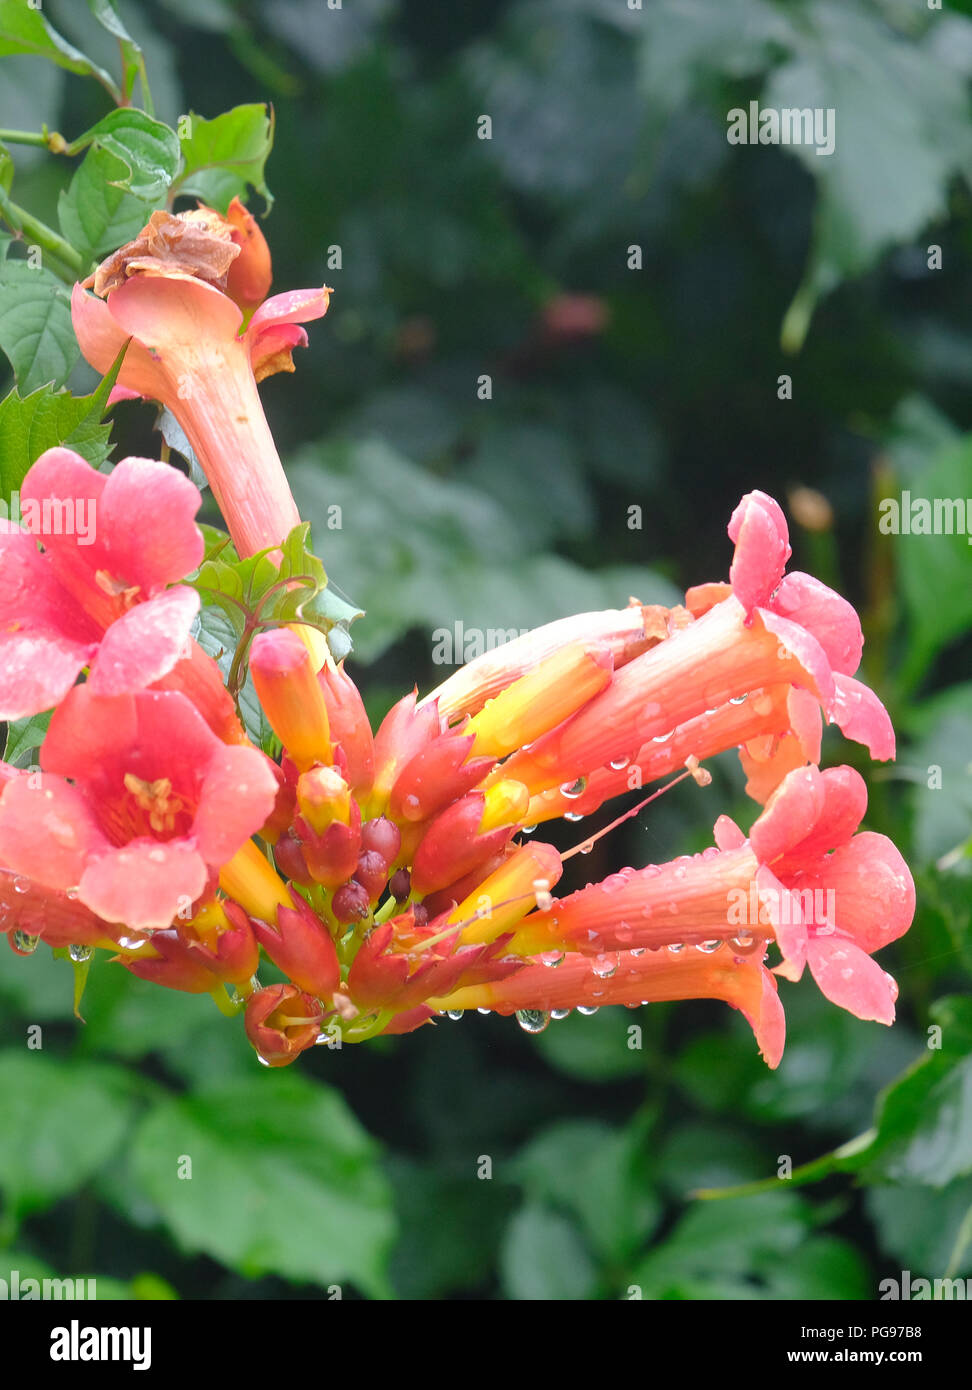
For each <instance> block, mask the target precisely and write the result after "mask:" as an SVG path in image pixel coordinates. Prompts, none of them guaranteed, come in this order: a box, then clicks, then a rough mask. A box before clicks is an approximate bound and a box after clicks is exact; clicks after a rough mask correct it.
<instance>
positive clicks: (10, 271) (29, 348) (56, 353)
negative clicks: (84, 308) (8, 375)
mask: <svg viewBox="0 0 972 1390" xmlns="http://www.w3.org/2000/svg"><path fill="white" fill-rule="evenodd" d="M0 349H2V350H3V352H4V353H5V354H6V356H7V357H8V358H9V360H10V365H11V366H12V367H13V370H14V374H15V375H16V378H17V385H18V386H19V388H20V390H21V391H22V392H26V391H33V390H35V389H36V387H38V386H43V385H44V384H45V382H52V383H53V384H54V385H55V386H61V385H62V384H63V383H64V381H65V380H66V378H67V376H68V374H69V372H70V371H71V368H72V367H73V366H74V364H75V362H77V360H78V358H79V357H80V356H81V352H80V349H79V347H78V341H77V339H76V338H75V336H74V328H73V326H72V324H71V295H70V292H69V290H68V289H67V287H66V286H65V285H64V284H62V282H61V281H60V280H59V279H58V278H57V276H56V275H53V274H52V273H51V271H49V270H46V269H45V268H44V267H43V266H36V267H35V266H31V265H30V264H29V263H28V262H27V261H26V260H11V259H10V258H9V257H8V258H7V259H6V260H5V261H3V263H2V264H0Z"/></svg>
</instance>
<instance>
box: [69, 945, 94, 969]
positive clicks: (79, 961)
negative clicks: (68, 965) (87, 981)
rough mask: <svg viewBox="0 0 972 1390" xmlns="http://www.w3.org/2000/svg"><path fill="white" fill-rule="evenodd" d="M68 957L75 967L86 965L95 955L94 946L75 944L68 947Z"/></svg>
mask: <svg viewBox="0 0 972 1390" xmlns="http://www.w3.org/2000/svg"><path fill="white" fill-rule="evenodd" d="M68 955H69V956H70V957H71V959H72V960H73V961H74V963H75V965H84V964H85V962H86V961H89V960H90V959H91V957H92V956H93V955H94V947H93V946H82V945H81V944H80V943H79V942H77V941H76V942H74V943H73V944H72V945H70V946H69V947H68Z"/></svg>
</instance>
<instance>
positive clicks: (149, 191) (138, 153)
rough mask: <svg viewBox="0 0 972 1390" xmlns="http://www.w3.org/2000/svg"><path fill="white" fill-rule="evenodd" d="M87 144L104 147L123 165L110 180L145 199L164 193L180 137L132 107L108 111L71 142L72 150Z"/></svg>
mask: <svg viewBox="0 0 972 1390" xmlns="http://www.w3.org/2000/svg"><path fill="white" fill-rule="evenodd" d="M89 145H94V146H95V148H96V149H102V150H107V152H108V153H109V154H112V155H114V156H115V158H116V159H117V160H119V162H120V164H121V165H122V166H123V167H122V171H120V177H115V178H114V179H112V180H111V183H112V184H113V186H114V187H116V188H120V189H122V190H123V191H124V192H126V193H133V194H134V195H135V196H136V197H137V198H142V199H144V200H145V201H146V202H152V201H154V200H156V199H159V198H164V197H165V194H166V191H167V190H168V187H169V185H170V184H171V182H172V180H173V179H174V178H175V175H176V171H177V169H178V168H179V137H178V136H177V135H176V133H175V131H174V130H173V129H172V128H171V126H167V125H166V124H165V123H164V121H157V120H155V118H154V117H153V116H147V115H146V114H145V112H144V111H138V110H137V109H135V108H134V107H124V108H121V109H119V110H117V111H109V113H108V115H107V116H105V117H104V118H103V119H102V120H100V121H99V122H98V123H97V125H93V126H92V127H91V129H90V130H86V131H85V133H84V134H83V135H81V136H79V138H78V139H77V140H75V141H73V142H72V144H71V147H70V149H71V153H72V154H75V153H77V152H79V151H80V150H83V149H87V147H88V146H89ZM118 173H119V171H116V174H118Z"/></svg>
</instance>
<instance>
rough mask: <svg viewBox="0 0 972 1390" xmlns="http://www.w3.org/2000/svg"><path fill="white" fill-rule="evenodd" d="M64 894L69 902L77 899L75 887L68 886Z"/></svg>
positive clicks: (74, 901)
mask: <svg viewBox="0 0 972 1390" xmlns="http://www.w3.org/2000/svg"><path fill="white" fill-rule="evenodd" d="M64 896H65V897H66V898H67V899H68V901H69V902H72V903H76V902H77V900H78V890H77V888H69V889H68V890H67V892H66V893H65V895H64Z"/></svg>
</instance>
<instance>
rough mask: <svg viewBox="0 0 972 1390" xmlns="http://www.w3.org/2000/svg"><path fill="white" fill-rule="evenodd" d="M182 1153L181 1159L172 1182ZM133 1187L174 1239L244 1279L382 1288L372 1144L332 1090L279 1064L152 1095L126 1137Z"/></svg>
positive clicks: (385, 1210)
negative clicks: (183, 1177) (254, 1074)
mask: <svg viewBox="0 0 972 1390" xmlns="http://www.w3.org/2000/svg"><path fill="white" fill-rule="evenodd" d="M181 1155H189V1156H190V1157H191V1159H192V1179H191V1181H180V1180H179V1176H178V1163H179V1159H180V1156H181ZM132 1159H133V1171H134V1179H135V1182H136V1184H137V1185H138V1187H139V1188H140V1189H141V1191H142V1192H143V1193H144V1195H145V1196H146V1197H148V1198H149V1199H150V1200H151V1201H152V1202H153V1203H154V1204H155V1206H156V1207H157V1208H158V1210H159V1212H160V1213H161V1216H162V1219H163V1220H164V1222H165V1225H166V1227H167V1228H168V1230H169V1231H170V1232H171V1233H172V1235H173V1236H174V1237H175V1239H176V1240H177V1241H178V1243H179V1245H180V1246H181V1247H182V1248H183V1249H184V1250H187V1251H190V1252H200V1251H201V1252H204V1253H206V1254H209V1255H211V1256H212V1257H213V1258H215V1259H218V1260H221V1261H222V1262H223V1263H224V1264H227V1265H229V1266H230V1267H231V1268H233V1269H237V1270H240V1271H241V1272H243V1273H244V1274H246V1275H247V1276H249V1277H250V1278H253V1277H255V1276H258V1275H260V1274H263V1273H273V1274H278V1275H280V1276H282V1277H283V1278H285V1279H292V1280H299V1281H311V1282H314V1283H317V1284H325V1285H326V1284H329V1283H333V1282H338V1281H341V1280H345V1279H346V1280H350V1281H351V1282H352V1283H354V1284H355V1285H357V1286H358V1287H359V1288H361V1289H363V1290H364V1291H365V1292H366V1293H369V1294H371V1295H373V1296H375V1295H378V1296H381V1295H383V1294H385V1293H387V1292H388V1288H387V1280H386V1274H385V1267H386V1262H387V1257H388V1251H389V1247H390V1243H391V1239H392V1235H393V1232H394V1217H393V1215H392V1207H391V1194H390V1190H389V1186H388V1183H387V1180H386V1179H385V1177H384V1175H383V1174H382V1172H381V1170H380V1168H379V1167H378V1152H377V1146H376V1145H375V1143H374V1142H373V1141H372V1140H371V1139H370V1138H369V1136H368V1135H367V1134H366V1133H365V1132H364V1130H363V1129H361V1127H360V1126H359V1124H358V1122H357V1120H356V1119H355V1118H354V1116H353V1115H352V1113H351V1111H350V1110H349V1109H348V1108H347V1106H346V1105H345V1103H344V1101H343V1100H342V1099H341V1097H340V1096H339V1095H338V1093H337V1092H336V1091H332V1090H331V1089H329V1088H328V1087H326V1086H321V1085H314V1084H312V1083H311V1082H310V1081H307V1080H305V1079H304V1078H303V1077H299V1076H284V1075H281V1074H280V1073H276V1074H271V1075H267V1076H263V1077H261V1078H260V1080H259V1083H257V1081H256V1080H255V1079H254V1080H253V1081H243V1082H230V1083H225V1082H223V1083H222V1084H217V1085H214V1086H210V1087H208V1088H206V1089H205V1090H203V1091H201V1092H197V1093H196V1094H194V1095H191V1096H187V1097H185V1098H181V1099H178V1100H176V1099H172V1100H166V1101H163V1102H162V1103H161V1104H159V1105H157V1106H156V1107H155V1108H154V1109H153V1110H152V1111H151V1112H150V1113H149V1115H148V1116H146V1118H145V1120H144V1121H143V1123H142V1125H141V1127H140V1129H139V1131H138V1133H137V1134H136V1136H135V1140H134V1145H133V1154H132Z"/></svg>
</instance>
